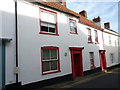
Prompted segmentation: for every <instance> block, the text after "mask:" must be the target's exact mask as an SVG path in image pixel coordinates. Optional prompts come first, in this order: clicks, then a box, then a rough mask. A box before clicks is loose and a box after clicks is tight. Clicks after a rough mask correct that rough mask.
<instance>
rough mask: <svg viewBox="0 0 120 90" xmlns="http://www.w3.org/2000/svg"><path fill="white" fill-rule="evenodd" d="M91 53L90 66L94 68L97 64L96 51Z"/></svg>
mask: <svg viewBox="0 0 120 90" xmlns="http://www.w3.org/2000/svg"><path fill="white" fill-rule="evenodd" d="M89 55H90V68H91V69H93V68H95V65H94V52H90V53H89Z"/></svg>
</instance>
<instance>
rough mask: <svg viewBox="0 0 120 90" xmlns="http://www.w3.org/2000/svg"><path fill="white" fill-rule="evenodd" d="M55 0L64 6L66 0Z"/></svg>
mask: <svg viewBox="0 0 120 90" xmlns="http://www.w3.org/2000/svg"><path fill="white" fill-rule="evenodd" d="M56 2H58V3H60V4H61V5H63V6H65V7H66V0H56Z"/></svg>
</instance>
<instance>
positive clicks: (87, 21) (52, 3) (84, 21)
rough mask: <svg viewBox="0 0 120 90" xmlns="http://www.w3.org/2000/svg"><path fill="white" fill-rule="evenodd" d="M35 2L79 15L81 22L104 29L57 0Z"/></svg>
mask: <svg viewBox="0 0 120 90" xmlns="http://www.w3.org/2000/svg"><path fill="white" fill-rule="evenodd" d="M34 4H40V5H44V6H47V7H50V8H53V9H56V10H59V11H61V12H64V13H67V14H71V15H73V16H76V17H78V18H79V22H80V23H83V24H85V25H88V26H91V27H93V28H96V29H99V30H103V29H102V28H100V27H99V26H98V25H96V24H94V23H93V22H92V21H90V20H88V19H87V18H86V17H83V16H82V15H80V14H78V13H76V12H74V11H72V10H70V9H68V8H66V7H65V6H64V5H61V4H59V3H57V2H44V1H41V2H34Z"/></svg>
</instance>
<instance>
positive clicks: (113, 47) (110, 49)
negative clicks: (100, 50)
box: [104, 29, 118, 67]
mask: <svg viewBox="0 0 120 90" xmlns="http://www.w3.org/2000/svg"><path fill="white" fill-rule="evenodd" d="M105 31H107V32H108V33H107V32H104V44H105V50H106V59H107V67H110V66H113V65H116V64H118V36H116V35H118V34H116V35H113V34H114V32H111V31H108V30H106V29H105ZM110 32H111V33H113V34H110ZM109 36H110V37H111V44H109ZM115 42H116V43H115ZM111 53H113V54H114V63H112V62H111V58H110V54H111Z"/></svg>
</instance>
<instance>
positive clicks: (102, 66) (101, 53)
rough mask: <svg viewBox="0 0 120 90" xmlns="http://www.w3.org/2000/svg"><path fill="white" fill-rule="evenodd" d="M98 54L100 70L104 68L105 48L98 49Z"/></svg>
mask: <svg viewBox="0 0 120 90" xmlns="http://www.w3.org/2000/svg"><path fill="white" fill-rule="evenodd" d="M99 55H100V67H101V69H102V71H105V70H106V68H107V67H106V55H105V50H100V51H99Z"/></svg>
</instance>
